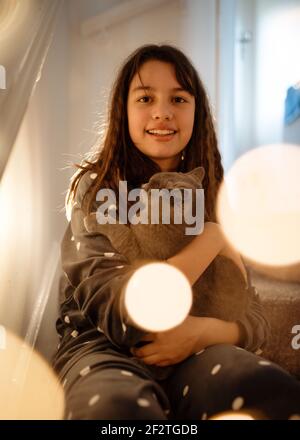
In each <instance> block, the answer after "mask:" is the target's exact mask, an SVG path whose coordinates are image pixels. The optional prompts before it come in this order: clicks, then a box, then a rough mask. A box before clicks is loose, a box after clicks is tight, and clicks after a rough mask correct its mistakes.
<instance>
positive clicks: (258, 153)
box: [217, 144, 300, 266]
mask: <svg viewBox="0 0 300 440" xmlns="http://www.w3.org/2000/svg"><path fill="white" fill-rule="evenodd" d="M217 217H218V221H219V222H220V224H221V226H222V229H223V231H224V234H225V236H226V238H227V239H228V241H229V242H230V243H231V244H232V245H233V246H234V247H235V248H236V249H237V250H238V251H239V252H240V253H241V254H242V255H244V256H245V257H246V258H249V259H250V260H253V261H256V262H258V263H261V264H267V265H272V266H282V265H290V264H294V263H297V262H299V261H300V146H297V145H290V144H276V145H266V146H262V147H259V148H255V149H253V150H250V151H249V152H247V153H246V154H244V155H243V156H241V157H240V158H239V159H238V160H237V161H236V162H235V163H234V164H233V166H232V168H231V169H230V170H229V172H228V173H227V175H226V177H225V179H224V183H223V184H222V185H221V188H220V191H219V194H218V199H217Z"/></svg>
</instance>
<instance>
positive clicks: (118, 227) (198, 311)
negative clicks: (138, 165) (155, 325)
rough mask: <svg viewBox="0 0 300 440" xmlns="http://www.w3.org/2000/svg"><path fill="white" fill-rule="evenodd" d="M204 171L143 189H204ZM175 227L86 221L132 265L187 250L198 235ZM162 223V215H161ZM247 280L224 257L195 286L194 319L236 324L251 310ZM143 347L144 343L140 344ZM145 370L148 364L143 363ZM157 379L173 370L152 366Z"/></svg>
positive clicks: (158, 178) (161, 178) (166, 176)
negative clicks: (102, 223)
mask: <svg viewBox="0 0 300 440" xmlns="http://www.w3.org/2000/svg"><path fill="white" fill-rule="evenodd" d="M203 176H204V169H203V168H202V167H198V168H195V169H194V170H192V171H190V172H188V173H178V172H160V173H156V174H155V175H153V176H152V177H151V179H150V180H149V182H148V183H147V184H144V185H143V189H145V190H146V191H147V192H149V191H150V190H151V189H154V188H155V189H162V188H166V189H173V188H180V189H184V188H190V189H192V190H194V193H193V199H192V200H193V201H192V203H193V202H194V201H195V199H194V195H195V189H197V188H202V179H203ZM171 200H172V199H171ZM173 209H174V206H173V205H172V206H171V216H170V219H171V224H162V223H161V222H160V223H159V224H151V223H150V221H149V223H148V224H141V223H138V224H136V225H134V224H130V223H128V224H119V223H117V224H105V225H101V224H99V223H98V222H97V219H96V214H95V213H93V214H91V215H89V216H88V217H86V219H85V225H86V228H87V230H89V229H90V230H93V231H94V230H95V228H96V229H97V232H100V233H103V234H104V235H106V236H107V237H108V239H109V240H110V242H111V244H112V246H113V247H114V248H115V249H116V250H117V251H118V252H119V253H121V254H122V255H125V256H126V257H127V258H128V260H129V261H130V262H131V263H133V264H134V263H136V262H137V261H139V260H143V259H145V260H147V259H155V260H166V259H168V258H170V257H171V256H174V255H175V254H176V253H178V252H179V251H180V250H181V249H182V248H183V247H185V246H186V245H187V244H188V243H190V242H191V240H193V239H194V238H195V235H186V234H185V228H186V227H187V226H188V227H190V226H191V225H186V224H184V216H183V217H182V218H183V223H182V224H179V225H178V224H174V223H172V218H173V216H172V212H173ZM148 213H149V215H150V213H151V197H148ZM160 219H161V212H160ZM246 287H247V286H246V282H245V279H244V277H243V275H242V273H241V272H240V270H239V268H238V267H237V266H236V265H235V263H234V262H233V261H232V260H230V259H228V258H226V257H223V256H217V257H216V258H215V259H214V260H213V262H212V263H211V264H210V265H209V266H208V268H207V269H206V270H205V272H204V273H203V274H202V275H201V276H200V277H199V279H198V280H197V281H196V283H195V284H194V285H193V286H192V291H193V303H192V307H191V310H190V312H189V314H190V315H194V316H208V317H215V318H219V319H222V320H226V321H235V320H237V319H238V318H240V317H241V316H242V315H243V314H244V312H245V310H246V307H247V301H248V296H247V289H246ZM139 345H142V342H141V343H140V344H139ZM143 365H144V366H145V365H146V364H144V363H143ZM146 367H149V369H150V370H151V372H152V373H154V374H155V376H156V378H157V379H163V378H164V377H167V375H168V374H169V372H170V371H171V369H170V368H169V367H158V366H154V365H152V366H149V365H146Z"/></svg>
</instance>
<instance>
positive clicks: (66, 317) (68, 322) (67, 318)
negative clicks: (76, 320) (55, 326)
mask: <svg viewBox="0 0 300 440" xmlns="http://www.w3.org/2000/svg"><path fill="white" fill-rule="evenodd" d="M64 321H65V322H66V323H67V324H70V318H69V317H68V315H66V316H65V319H64Z"/></svg>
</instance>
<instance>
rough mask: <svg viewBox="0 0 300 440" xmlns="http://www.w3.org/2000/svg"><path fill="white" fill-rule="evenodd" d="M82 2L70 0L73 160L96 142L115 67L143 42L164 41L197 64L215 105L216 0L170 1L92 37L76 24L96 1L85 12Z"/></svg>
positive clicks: (103, 118) (96, 3)
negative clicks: (179, 49)
mask: <svg viewBox="0 0 300 440" xmlns="http://www.w3.org/2000/svg"><path fill="white" fill-rule="evenodd" d="M142 1H143V0H141V2H142ZM83 3H84V2H82V1H81V0H71V1H69V14H70V24H71V30H72V39H71V66H72V70H71V78H70V81H71V83H70V96H71V125H70V142H69V143H70V146H71V152H72V153H74V155H73V156H72V157H73V158H74V159H75V160H77V161H78V160H80V156H82V155H83V154H84V153H86V152H87V151H89V150H90V147H91V146H92V145H93V144H95V142H96V141H97V137H98V132H99V129H101V124H102V123H103V122H104V121H105V111H106V103H107V99H108V95H109V91H110V87H111V84H112V81H113V79H114V77H115V74H116V71H117V68H118V67H119V65H120V64H121V63H122V62H123V60H124V59H125V57H127V56H128V55H129V54H130V53H131V52H132V51H133V50H134V49H136V48H137V47H138V46H140V45H142V44H146V43H164V42H165V43H170V44H175V45H177V46H179V47H180V48H181V49H183V50H184V51H185V52H186V53H187V55H188V56H190V57H191V59H192V61H193V62H194V64H195V66H196V67H197V68H198V71H199V73H200V76H201V77H202V79H203V81H204V83H205V85H206V87H207V91H208V93H209V95H210V97H211V98H212V104H213V106H215V102H216V70H215V69H216V61H215V57H216V53H215V34H216V29H215V26H216V24H215V21H216V20H215V12H216V11H215V0H210V1H209V2H208V1H206V0H171V1H169V2H167V3H166V4H165V5H162V6H160V7H157V8H155V9H153V10H151V11H147V12H145V13H144V14H141V15H139V16H136V17H134V18H132V19H130V20H127V21H126V22H124V23H121V24H120V25H119V26H118V27H113V28H109V29H108V30H107V31H104V32H103V33H101V34H99V35H96V36H94V37H90V38H84V37H82V36H81V34H80V23H81V22H82V20H84V19H86V18H87V17H89V16H92V15H93V12H94V13H95V14H96V13H97V12H98V10H99V3H98V2H97V1H89V2H88V14H87V11H86V9H85V7H83Z"/></svg>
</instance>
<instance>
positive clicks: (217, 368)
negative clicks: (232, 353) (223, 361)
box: [210, 364, 221, 376]
mask: <svg viewBox="0 0 300 440" xmlns="http://www.w3.org/2000/svg"><path fill="white" fill-rule="evenodd" d="M220 369H221V365H220V364H217V365H215V366H214V368H213V369H212V370H211V373H210V374H211V375H212V376H214V375H215V374H217V373H218V372H219V371H220Z"/></svg>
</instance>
